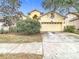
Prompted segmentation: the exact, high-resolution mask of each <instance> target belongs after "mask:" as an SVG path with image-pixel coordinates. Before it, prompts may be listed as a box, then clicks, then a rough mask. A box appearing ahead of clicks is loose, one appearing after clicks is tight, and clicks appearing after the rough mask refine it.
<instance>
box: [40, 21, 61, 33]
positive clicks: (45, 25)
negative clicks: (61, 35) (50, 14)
mask: <svg viewBox="0 0 79 59" xmlns="http://www.w3.org/2000/svg"><path fill="white" fill-rule="evenodd" d="M41 31H49V32H59V31H62V23H60V22H54V23H50V22H42V23H41Z"/></svg>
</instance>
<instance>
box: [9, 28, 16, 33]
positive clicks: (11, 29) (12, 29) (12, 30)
mask: <svg viewBox="0 0 79 59" xmlns="http://www.w3.org/2000/svg"><path fill="white" fill-rule="evenodd" d="M9 32H10V33H11V32H17V30H16V27H10V28H9Z"/></svg>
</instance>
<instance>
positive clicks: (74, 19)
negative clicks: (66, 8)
mask: <svg viewBox="0 0 79 59" xmlns="http://www.w3.org/2000/svg"><path fill="white" fill-rule="evenodd" d="M65 22H66V26H75V28H76V29H79V13H69V14H68V15H67V18H66V19H65Z"/></svg>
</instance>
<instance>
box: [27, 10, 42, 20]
mask: <svg viewBox="0 0 79 59" xmlns="http://www.w3.org/2000/svg"><path fill="white" fill-rule="evenodd" d="M34 15H37V16H38V18H39V17H40V16H41V13H40V12H38V11H33V12H31V13H30V15H28V16H29V17H30V18H32V19H33V17H34Z"/></svg>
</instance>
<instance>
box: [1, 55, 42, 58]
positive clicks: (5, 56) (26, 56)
mask: <svg viewBox="0 0 79 59" xmlns="http://www.w3.org/2000/svg"><path fill="white" fill-rule="evenodd" d="M42 57H43V56H42V55H36V54H0V59H42Z"/></svg>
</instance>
